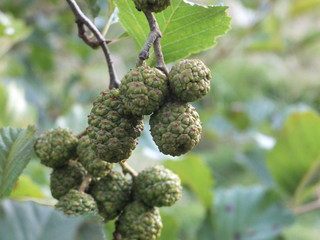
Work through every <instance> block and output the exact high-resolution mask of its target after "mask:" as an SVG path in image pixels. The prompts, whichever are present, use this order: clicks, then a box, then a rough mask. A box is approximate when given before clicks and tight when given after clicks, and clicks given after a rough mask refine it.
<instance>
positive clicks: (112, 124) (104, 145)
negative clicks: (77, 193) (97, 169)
mask: <svg viewBox="0 0 320 240" xmlns="http://www.w3.org/2000/svg"><path fill="white" fill-rule="evenodd" d="M88 123H89V127H88V128H87V133H88V136H89V137H90V139H91V141H90V144H91V147H92V149H93V150H94V152H95V154H96V156H97V157H98V158H99V159H102V160H104V161H107V162H120V161H121V160H124V159H127V158H129V156H130V155H131V153H132V151H133V149H134V148H135V147H136V145H137V143H138V137H139V136H140V135H141V132H142V130H143V121H142V118H141V117H134V116H132V115H128V111H127V109H126V108H125V107H124V105H123V103H122V102H121V100H120V95H119V90H118V89H113V90H105V91H103V92H101V94H100V95H99V96H98V97H97V99H96V100H95V102H94V103H93V108H92V110H91V113H90V115H89V116H88Z"/></svg>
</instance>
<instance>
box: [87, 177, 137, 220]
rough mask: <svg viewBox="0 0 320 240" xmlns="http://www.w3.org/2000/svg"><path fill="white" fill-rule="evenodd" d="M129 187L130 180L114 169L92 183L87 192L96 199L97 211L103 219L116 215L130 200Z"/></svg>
mask: <svg viewBox="0 0 320 240" xmlns="http://www.w3.org/2000/svg"><path fill="white" fill-rule="evenodd" d="M131 187H132V185H131V181H130V180H128V179H126V178H125V176H124V175H123V174H122V173H119V172H114V171H111V172H110V173H109V174H108V175H107V176H105V177H104V178H101V179H100V180H99V181H97V182H93V183H92V185H91V186H90V189H89V192H90V194H91V195H92V196H93V197H94V199H95V200H96V202H97V204H98V208H99V213H100V215H101V216H103V217H104V219H105V221H109V220H111V219H114V218H115V217H117V216H118V215H119V214H120V212H121V210H122V209H123V208H124V207H125V206H126V205H127V204H128V203H129V202H130V201H131Z"/></svg>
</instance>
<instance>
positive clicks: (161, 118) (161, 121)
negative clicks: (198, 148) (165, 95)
mask: <svg viewBox="0 0 320 240" xmlns="http://www.w3.org/2000/svg"><path fill="white" fill-rule="evenodd" d="M201 129H202V128H201V122H200V119H199V114H198V113H197V111H196V109H195V108H194V107H192V106H191V105H190V104H188V103H181V102H167V103H165V104H164V105H163V106H162V107H161V108H160V109H159V110H158V111H157V112H155V113H154V114H153V115H151V118H150V131H151V135H152V137H153V140H154V142H155V143H156V144H157V146H158V148H159V150H160V151H161V152H162V153H164V154H169V155H172V156H179V155H181V154H184V153H186V152H188V151H190V150H191V149H192V148H193V147H194V146H195V145H197V144H198V143H199V141H200V135H201Z"/></svg>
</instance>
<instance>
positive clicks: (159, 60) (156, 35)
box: [136, 12, 168, 75]
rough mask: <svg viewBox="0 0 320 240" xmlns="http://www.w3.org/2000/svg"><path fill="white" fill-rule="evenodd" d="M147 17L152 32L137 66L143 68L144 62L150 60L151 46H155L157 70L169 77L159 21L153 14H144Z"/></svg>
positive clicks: (141, 52) (140, 54)
mask: <svg viewBox="0 0 320 240" xmlns="http://www.w3.org/2000/svg"><path fill="white" fill-rule="evenodd" d="M143 13H144V15H145V16H146V18H147V20H148V23H149V28H150V32H149V35H148V38H147V40H146V42H145V44H144V45H143V47H142V49H141V51H140V53H139V56H138V60H137V64H136V66H141V65H142V64H143V61H144V60H146V59H148V58H149V51H150V48H151V46H152V45H153V48H154V53H155V58H156V68H158V69H159V70H161V71H163V72H164V73H165V74H166V75H168V69H167V67H166V65H165V62H164V57H163V54H162V50H161V45H160V39H161V37H162V33H161V31H160V28H159V25H158V22H157V19H156V18H155V17H154V15H153V14H152V12H143Z"/></svg>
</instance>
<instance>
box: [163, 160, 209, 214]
mask: <svg viewBox="0 0 320 240" xmlns="http://www.w3.org/2000/svg"><path fill="white" fill-rule="evenodd" d="M164 165H165V166H166V167H167V168H169V169H171V170H172V171H173V172H175V173H177V174H178V175H179V177H180V179H181V182H182V184H184V185H187V186H188V187H189V188H190V189H191V190H192V191H193V193H194V194H196V195H197V196H198V197H199V199H200V200H201V201H202V204H203V205H204V206H205V207H206V208H210V207H211V203H212V199H213V193H212V188H213V178H212V175H211V171H210V169H209V167H208V166H207V165H206V164H205V163H204V162H203V160H202V158H201V157H200V156H196V155H189V156H188V157H186V158H185V159H183V160H181V161H174V160H168V161H165V162H164Z"/></svg>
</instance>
